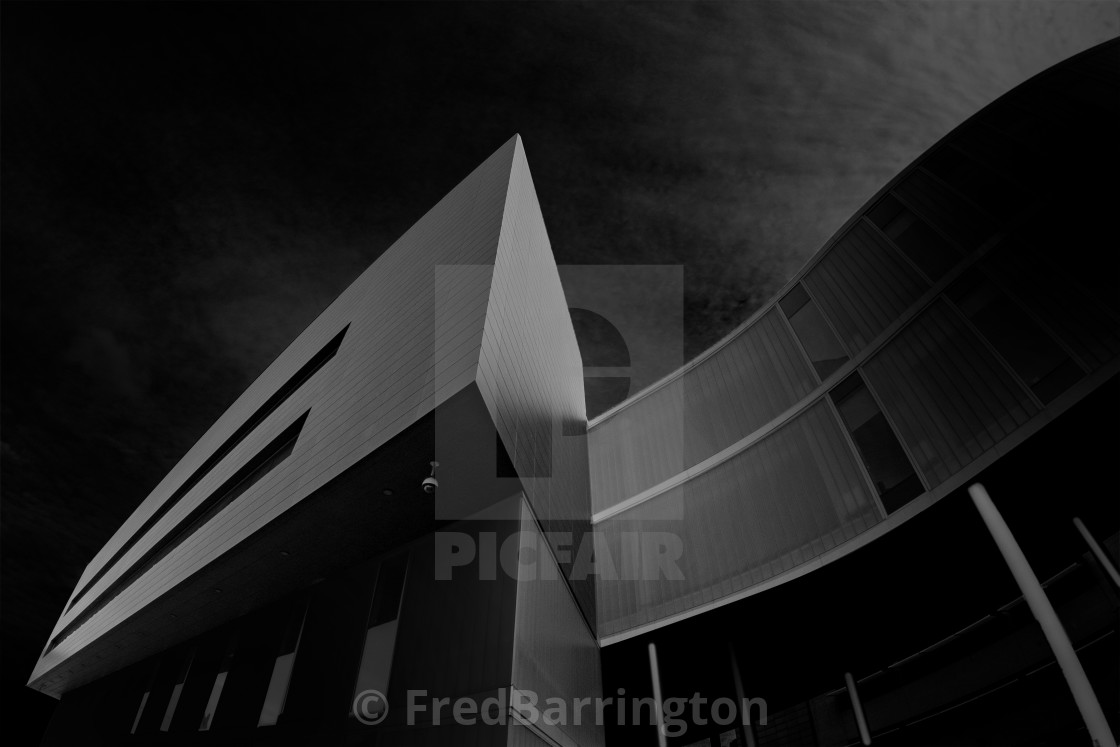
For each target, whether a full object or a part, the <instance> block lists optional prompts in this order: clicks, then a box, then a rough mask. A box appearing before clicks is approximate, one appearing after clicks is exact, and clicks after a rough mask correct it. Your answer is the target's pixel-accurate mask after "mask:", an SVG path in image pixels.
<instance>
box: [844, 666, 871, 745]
mask: <svg viewBox="0 0 1120 747" xmlns="http://www.w3.org/2000/svg"><path fill="white" fill-rule="evenodd" d="M844 684H845V685H847V686H848V697H849V698H851V699H852V711H853V712H854V713H855V714H856V726H857V727H859V741H860V744H863V745H869V744H871V732H869V731H868V730H867V719H866V718H865V717H864V715H863V704H862V703H860V702H859V691H858V690H856V681H855V680H854V679H853V678H852V673H851V672H844Z"/></svg>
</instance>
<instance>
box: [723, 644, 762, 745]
mask: <svg viewBox="0 0 1120 747" xmlns="http://www.w3.org/2000/svg"><path fill="white" fill-rule="evenodd" d="M727 649H728V653H729V654H730V655H731V676H732V678H734V680H735V704H736V705H735V707H736V708H740V709H742V711H743V713H742V716H741V718H740V719H739V725H740V729H739V730H740V731H741V732H742V733H743V740H744V741H745V742H746V744H747V747H758V745H757V743H756V742H755V741H754V729H753V728H752V727H751V714H750V711H749V710H748V709H747V693H746V690H745V689H744V688H743V677H742V675H740V674H739V659H738V657H736V656H735V645H734V644H731V643H729V644H727Z"/></svg>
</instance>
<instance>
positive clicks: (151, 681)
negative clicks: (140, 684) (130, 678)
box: [128, 662, 159, 734]
mask: <svg viewBox="0 0 1120 747" xmlns="http://www.w3.org/2000/svg"><path fill="white" fill-rule="evenodd" d="M158 671H159V663H158V662H149V663H148V664H147V665H146V667H145V673H144V675H143V678H144V680H145V683H144V690H143V694H142V695H141V696H140V704H139V705H138V706H137V707H136V716H135V717H134V718H133V719H132V729H131V730H130V731H129V732H128V733H129V734H135V733H136V730H137V729H138V728H139V727H140V722H141V719H143V718H144V709H146V708H147V707H148V700H149V699H150V698H151V697H152V688H153V687H154V686H155V682H156V674H157V672H158Z"/></svg>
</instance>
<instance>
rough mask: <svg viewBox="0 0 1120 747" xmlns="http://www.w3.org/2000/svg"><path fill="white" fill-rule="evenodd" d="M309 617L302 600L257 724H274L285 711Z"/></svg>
mask: <svg viewBox="0 0 1120 747" xmlns="http://www.w3.org/2000/svg"><path fill="white" fill-rule="evenodd" d="M306 619H307V603H306V602H301V603H300V604H298V605H297V606H296V608H295V609H294V610H292V613H291V615H290V616H289V617H288V623H287V626H286V627H285V629H284V637H283V639H282V641H281V643H280V652H279V653H278V654H277V655H276V661H275V662H274V663H273V665H272V677H271V678H270V679H269V681H268V691H267V692H266V694H265V696H264V705H263V706H261V715H260V718H259V719H257V726H272V725H274V724H275V723H276V722H277V721H278V720H279V719H280V716H281V715H282V714H283V713H284V703H285V701H286V700H287V699H288V685H289V684H290V683H291V680H292V668H293V667H295V664H296V654H297V653H298V652H299V640H300V638H301V637H302V636H303V623H304V621H305V620H306Z"/></svg>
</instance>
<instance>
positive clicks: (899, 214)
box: [867, 195, 958, 281]
mask: <svg viewBox="0 0 1120 747" xmlns="http://www.w3.org/2000/svg"><path fill="white" fill-rule="evenodd" d="M867 217H868V218H870V219H871V222H872V223H874V224H875V225H877V226H878V227H879V228H880V229H882V231H883V233H885V234H886V235H887V236H888V237H890V239H891V240H892V241H894V243H895V245H896V246H898V248H899V249H901V250H902V251H903V253H905V254H906V256H908V257H910V259H911V260H912V261H913V262H914V264H916V265H917V266H918V267H919V268H920V269H921V270H922V272H924V273H925V274H926V277H928V278H929V279H930V280H934V281H936V280H937V279H938V278H940V277H941V276H942V275H944V274H945V273H946V272H948V271H949V269H950V268H952V266H953V265H955V264H956V263H957V259H958V255H957V252H956V251H955V250H954V249H953V247H952V246H951V245H950V244H949V242H947V241H946V240H945V239H944V238H943V237H942V236H941V235H940V234H939V233H937V232H936V231H934V230H933V229H932V228H930V227H929V226H928V225H926V223H925V221H923V220H922V219H921V218H919V217H918V216H917V215H915V214H914V213H913V212H911V211H910V210H909V209H908V208H907V207H906V206H905V205H903V204H902V203H901V202H899V201H898V200H896V199H895V198H894V197H892V196H891V195H887V196H886V197H884V198H883V199H882V200H880V201H879V202H878V204H876V205H875V207H874V208H872V209H871V210H870V211H868V213H867Z"/></svg>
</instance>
